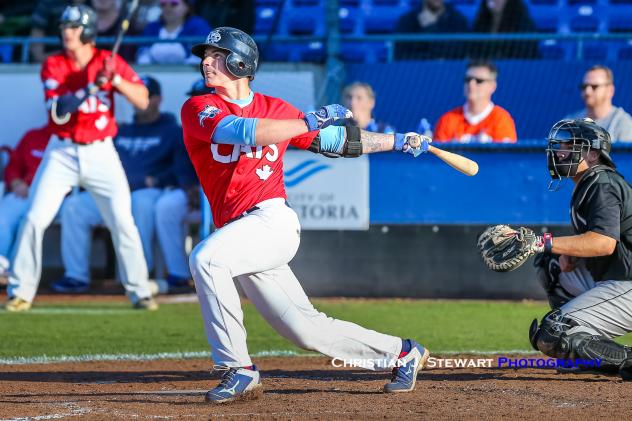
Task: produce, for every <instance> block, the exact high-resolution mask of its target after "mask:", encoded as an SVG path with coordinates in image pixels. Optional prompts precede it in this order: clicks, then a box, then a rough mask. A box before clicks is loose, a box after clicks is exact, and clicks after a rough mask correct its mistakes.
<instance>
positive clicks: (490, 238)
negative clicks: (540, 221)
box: [478, 225, 553, 272]
mask: <svg viewBox="0 0 632 421" xmlns="http://www.w3.org/2000/svg"><path fill="white" fill-rule="evenodd" d="M552 238H553V237H552V236H551V234H549V233H546V234H544V235H541V236H539V235H535V233H534V232H533V230H531V229H529V228H525V227H520V228H518V229H517V230H515V229H513V228H511V227H510V226H508V225H494V226H492V227H488V228H487V229H486V230H485V231H483V233H482V234H481V235H479V237H478V248H479V249H480V251H481V256H482V257H483V261H484V262H485V264H486V265H487V267H488V268H490V269H491V270H493V271H496V272H510V271H512V270H514V269H516V268H518V267H520V265H522V264H523V263H524V262H525V261H526V260H527V259H528V258H529V257H531V256H533V255H534V254H536V253H542V252H544V251H545V249H546V251H550V250H551V247H552V243H553V241H552Z"/></svg>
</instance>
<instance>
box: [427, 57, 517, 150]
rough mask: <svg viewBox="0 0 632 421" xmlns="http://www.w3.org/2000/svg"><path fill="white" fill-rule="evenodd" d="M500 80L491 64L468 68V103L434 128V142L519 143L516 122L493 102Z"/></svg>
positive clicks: (466, 89)
mask: <svg viewBox="0 0 632 421" xmlns="http://www.w3.org/2000/svg"><path fill="white" fill-rule="evenodd" d="M497 76H498V70H497V69H496V66H495V65H494V64H493V63H491V62H486V61H474V62H470V63H469V64H468V65H467V70H466V72H465V78H464V80H463V83H464V94H465V99H466V102H465V104H464V105H463V106H460V107H457V108H454V109H453V110H450V111H448V112H447V113H445V114H444V115H443V116H441V118H440V119H439V122H438V123H437V126H436V127H435V132H434V141H435V142H450V141H456V142H461V143H470V142H483V143H489V142H495V143H498V142H504V143H515V142H516V139H517V136H516V127H515V125H514V121H513V118H511V115H510V114H509V112H507V110H505V109H504V108H502V107H500V106H498V105H495V104H494V103H493V102H492V95H493V94H494V92H495V91H496V78H497Z"/></svg>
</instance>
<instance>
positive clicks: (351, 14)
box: [338, 7, 360, 34]
mask: <svg viewBox="0 0 632 421" xmlns="http://www.w3.org/2000/svg"><path fill="white" fill-rule="evenodd" d="M359 15H360V11H359V10H358V9H356V8H351V7H341V8H340V10H339V11H338V25H339V29H340V33H342V34H353V33H355V32H356V29H359V25H358V17H359Z"/></svg>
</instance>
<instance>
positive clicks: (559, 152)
mask: <svg viewBox="0 0 632 421" xmlns="http://www.w3.org/2000/svg"><path fill="white" fill-rule="evenodd" d="M547 140H548V142H549V143H548V146H547V149H546V157H547V164H548V167H549V174H550V175H551V178H552V180H551V183H549V190H557V189H558V188H559V184H560V180H562V179H563V178H572V177H574V176H575V175H576V174H577V167H578V166H579V164H580V163H581V162H582V161H583V160H584V156H585V155H584V153H586V154H587V153H588V152H590V151H591V150H597V151H599V154H600V156H601V158H602V161H603V163H604V164H606V165H608V166H611V167H612V168H614V167H615V165H614V162H613V161H612V158H610V148H611V146H612V143H611V141H610V134H608V132H607V131H606V130H605V129H603V128H601V127H599V126H598V125H597V124H595V122H594V121H593V120H591V119H589V118H584V119H578V120H561V121H558V122H557V123H555V124H554V125H553V127H552V128H551V131H550V132H549V136H548V138H547ZM556 181H557V183H556Z"/></svg>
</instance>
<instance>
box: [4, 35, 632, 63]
mask: <svg viewBox="0 0 632 421" xmlns="http://www.w3.org/2000/svg"><path fill="white" fill-rule="evenodd" d="M254 38H255V40H256V41H257V43H258V44H259V47H260V48H261V50H262V51H263V53H264V56H265V52H266V50H267V47H268V46H269V44H277V45H283V44H290V43H310V42H317V43H322V45H323V48H325V47H327V48H325V55H326V56H332V55H333V56H335V55H338V54H339V51H340V48H330V44H331V43H336V42H339V43H344V42H358V43H361V42H384V43H385V45H386V47H387V49H388V54H387V61H393V58H394V54H393V51H394V43H396V42H404V43H422V42H429V43H446V44H447V43H455V42H467V43H481V44H482V43H491V42H503V41H507V42H511V41H534V42H566V43H574V44H575V46H576V49H575V51H576V55H575V58H576V59H579V60H581V59H582V58H583V54H584V45H585V43H586V42H588V41H595V42H608V41H622V42H625V41H629V42H630V43H631V45H632V33H612V34H602V33H576V34H552V33H551V34H549V33H535V34H494V35H490V34H473V33H466V34H388V35H387V34H384V35H365V36H348V35H340V36H338V37H330V36H291V37H290V36H272V37H266V36H255V37H254ZM114 40H115V38H114V37H99V38H97V45H100V46H107V45H112V44H114ZM173 42H174V40H162V39H157V38H155V37H143V36H127V37H125V38H124V39H123V42H122V43H123V44H124V45H138V46H142V45H149V44H154V43H173ZM175 42H181V43H184V44H196V43H199V42H203V39H202V38H201V37H182V38H179V39H177V40H175ZM59 43H60V41H59V37H43V38H32V37H0V45H12V46H17V47H19V48H20V51H21V53H20V62H21V63H28V62H29V48H30V45H31V44H44V45H59Z"/></svg>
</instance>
